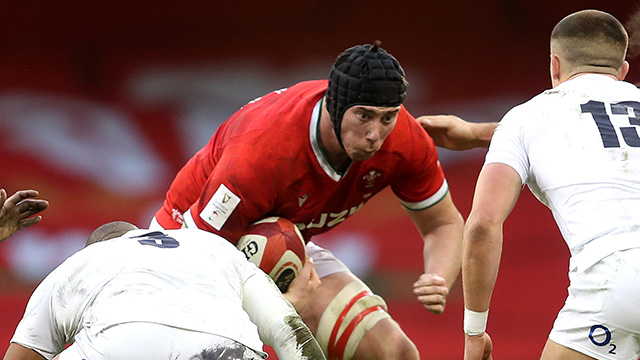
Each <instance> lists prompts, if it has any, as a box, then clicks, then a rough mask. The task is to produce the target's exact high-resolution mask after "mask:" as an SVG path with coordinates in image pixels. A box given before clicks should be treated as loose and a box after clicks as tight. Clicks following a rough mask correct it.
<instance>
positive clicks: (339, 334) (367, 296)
mask: <svg viewBox="0 0 640 360" xmlns="http://www.w3.org/2000/svg"><path fill="white" fill-rule="evenodd" d="M385 318H391V316H390V315H389V314H388V313H387V304H386V303H385V302H384V300H383V299H382V298H381V297H380V296H378V295H375V294H374V293H372V292H371V290H370V289H369V288H368V287H367V285H365V284H364V283H363V282H362V281H360V280H354V281H353V282H351V283H349V284H348V285H347V286H345V287H344V288H343V289H342V290H340V292H339V293H338V295H336V297H335V298H334V299H333V300H332V301H331V303H329V306H327V309H326V310H325V311H324V313H323V314H322V317H321V318H320V323H319V324H318V331H317V332H316V339H317V340H318V343H319V344H320V346H321V347H322V350H323V351H324V353H325V354H327V358H328V359H330V360H331V359H340V360H341V359H344V360H347V359H351V358H352V357H353V354H354V353H355V352H356V349H357V348H358V344H359V343H360V341H361V340H362V338H364V336H365V335H366V333H367V332H368V331H369V330H370V329H371V328H372V327H373V326H374V325H375V324H376V323H377V322H378V321H380V320H382V319H385Z"/></svg>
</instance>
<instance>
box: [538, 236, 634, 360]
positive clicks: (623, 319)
mask: <svg viewBox="0 0 640 360" xmlns="http://www.w3.org/2000/svg"><path fill="white" fill-rule="evenodd" d="M569 279H570V285H569V289H568V290H569V295H568V297H567V300H566V302H565V305H564V307H563V308H562V309H561V310H560V312H559V313H558V317H557V318H556V321H555V323H554V325H553V329H552V330H551V333H550V334H549V339H551V340H552V341H554V342H556V343H558V344H560V345H563V346H565V347H568V348H571V349H574V350H576V351H578V352H581V353H583V354H586V355H589V356H591V357H594V358H596V359H638V358H639V357H640V248H635V249H629V250H624V251H619V252H616V253H614V254H612V255H609V256H607V257H606V258H604V259H602V260H600V262H598V263H596V264H595V265H593V266H591V267H590V268H588V269H587V270H585V271H584V272H582V273H578V272H570V273H569Z"/></svg>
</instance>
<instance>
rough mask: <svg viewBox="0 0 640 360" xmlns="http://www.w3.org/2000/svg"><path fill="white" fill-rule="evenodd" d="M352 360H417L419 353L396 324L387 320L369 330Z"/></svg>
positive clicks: (391, 320)
mask: <svg viewBox="0 0 640 360" xmlns="http://www.w3.org/2000/svg"><path fill="white" fill-rule="evenodd" d="M353 359H385V360H387V359H388V360H396V359H397V360H419V359H420V353H419V352H418V348H417V347H416V345H415V344H414V343H413V341H411V339H409V337H408V336H407V335H406V334H405V333H404V332H403V331H402V329H401V328H400V326H399V325H398V323H397V322H395V321H394V320H393V319H391V318H389V319H384V320H381V321H379V322H378V323H377V324H376V325H375V326H374V327H373V328H372V329H371V330H369V332H368V333H367V334H366V336H365V337H364V338H363V339H362V341H361V342H360V344H359V346H358V348H357V350H356V352H355V354H354V356H353Z"/></svg>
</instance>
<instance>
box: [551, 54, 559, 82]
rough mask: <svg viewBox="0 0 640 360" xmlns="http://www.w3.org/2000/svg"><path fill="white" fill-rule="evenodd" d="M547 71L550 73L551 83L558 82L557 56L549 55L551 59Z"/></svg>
mask: <svg viewBox="0 0 640 360" xmlns="http://www.w3.org/2000/svg"><path fill="white" fill-rule="evenodd" d="M549 61H550V64H549V69H550V72H551V81H558V80H560V58H559V57H558V55H556V54H554V53H551V59H550V60H549Z"/></svg>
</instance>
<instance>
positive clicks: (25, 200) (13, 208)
mask: <svg viewBox="0 0 640 360" xmlns="http://www.w3.org/2000/svg"><path fill="white" fill-rule="evenodd" d="M38 195H39V193H38V191H36V190H20V191H17V192H16V193H15V194H13V195H11V197H10V198H9V199H7V192H6V191H5V190H4V189H0V205H1V206H2V207H1V208H0V241H3V240H5V239H6V238H8V237H9V236H11V235H13V234H14V233H15V232H16V231H18V230H22V229H24V228H27V227H29V226H31V225H34V224H37V223H39V222H40V221H41V220H42V216H40V215H38V216H33V215H35V214H37V213H39V212H41V211H43V210H44V209H46V208H47V207H48V206H49V202H48V201H46V200H42V199H34V198H35V197H36V196H38ZM31 216H33V217H31Z"/></svg>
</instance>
